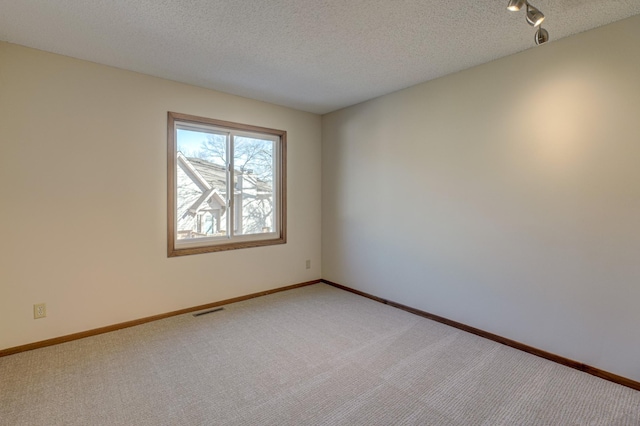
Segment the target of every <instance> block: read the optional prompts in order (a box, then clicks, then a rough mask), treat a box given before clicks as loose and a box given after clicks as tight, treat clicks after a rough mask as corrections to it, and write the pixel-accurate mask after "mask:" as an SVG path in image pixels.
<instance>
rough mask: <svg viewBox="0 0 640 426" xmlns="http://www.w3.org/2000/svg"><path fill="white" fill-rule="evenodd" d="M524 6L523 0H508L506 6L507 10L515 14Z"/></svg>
mask: <svg viewBox="0 0 640 426" xmlns="http://www.w3.org/2000/svg"><path fill="white" fill-rule="evenodd" d="M524 5H525V1H524V0H509V5H508V6H507V9H509V10H510V11H512V12H517V11H519V10H520V9H522V6H524Z"/></svg>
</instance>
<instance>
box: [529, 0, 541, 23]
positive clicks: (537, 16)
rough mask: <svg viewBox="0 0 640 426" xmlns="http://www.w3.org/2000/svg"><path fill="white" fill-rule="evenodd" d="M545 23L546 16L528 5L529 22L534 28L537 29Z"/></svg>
mask: <svg viewBox="0 0 640 426" xmlns="http://www.w3.org/2000/svg"><path fill="white" fill-rule="evenodd" d="M542 21H544V15H543V14H542V12H540V11H539V10H538V9H536V8H535V7H533V6H531V5H530V4H529V3H527V22H528V23H529V25H531V26H533V27H537V26H538V25H540V24H542Z"/></svg>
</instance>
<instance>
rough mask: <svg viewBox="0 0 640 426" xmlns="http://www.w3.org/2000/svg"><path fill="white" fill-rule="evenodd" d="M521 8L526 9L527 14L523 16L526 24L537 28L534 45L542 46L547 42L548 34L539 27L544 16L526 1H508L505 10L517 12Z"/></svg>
mask: <svg viewBox="0 0 640 426" xmlns="http://www.w3.org/2000/svg"><path fill="white" fill-rule="evenodd" d="M523 6H526V7H527V13H526V15H525V19H526V21H527V23H528V24H529V25H531V26H532V27H534V28H537V31H536V34H535V38H534V40H535V42H536V44H542V43H546V42H547V41H549V32H548V31H547V30H545V29H544V28H542V27H541V26H540V24H542V21H544V14H543V13H542V12H540V10H539V9H538V8H536V7H534V6H532V5H531V4H529V2H528V1H527V0H509V3H508V4H507V9H509V10H511V11H513V12H517V11H519V10H520V9H522V7H523Z"/></svg>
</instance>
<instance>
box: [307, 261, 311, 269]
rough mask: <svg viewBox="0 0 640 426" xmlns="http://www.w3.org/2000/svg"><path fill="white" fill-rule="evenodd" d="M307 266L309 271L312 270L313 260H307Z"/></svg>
mask: <svg viewBox="0 0 640 426" xmlns="http://www.w3.org/2000/svg"><path fill="white" fill-rule="evenodd" d="M306 266H307V269H311V260H310V259H307V264H306Z"/></svg>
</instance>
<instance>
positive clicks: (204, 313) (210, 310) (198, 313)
mask: <svg viewBox="0 0 640 426" xmlns="http://www.w3.org/2000/svg"><path fill="white" fill-rule="evenodd" d="M220 311H224V308H215V309H209V310H208V311H202V312H197V313H195V314H193V316H194V317H199V316H200V315H206V314H212V313H214V312H220Z"/></svg>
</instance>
